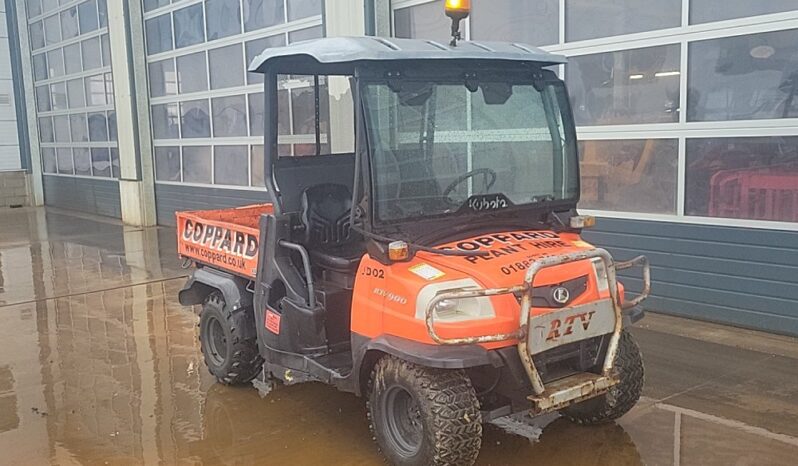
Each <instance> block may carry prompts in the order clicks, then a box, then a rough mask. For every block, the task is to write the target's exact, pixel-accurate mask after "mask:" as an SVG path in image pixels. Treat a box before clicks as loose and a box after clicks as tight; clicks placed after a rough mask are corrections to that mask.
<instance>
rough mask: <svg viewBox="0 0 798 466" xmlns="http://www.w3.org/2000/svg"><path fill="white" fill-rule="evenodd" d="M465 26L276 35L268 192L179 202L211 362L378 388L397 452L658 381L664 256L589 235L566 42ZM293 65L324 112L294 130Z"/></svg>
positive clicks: (372, 394)
mask: <svg viewBox="0 0 798 466" xmlns="http://www.w3.org/2000/svg"><path fill="white" fill-rule="evenodd" d="M453 29H454V28H453ZM454 32H455V39H453V44H441V43H437V42H433V41H424V40H410V39H384V38H378V37H361V38H327V39H319V40H314V41H308V42H300V43H296V44H292V45H289V46H287V47H282V48H270V49H267V50H265V51H264V52H263V53H262V54H261V55H260V56H259V57H258V58H257V59H256V60H255V61H254V62H253V64H252V65H251V71H255V72H260V73H263V74H264V81H265V88H264V89H265V92H264V99H265V103H264V105H265V109H266V111H265V112H264V115H265V122H264V132H265V136H264V138H265V141H264V153H265V163H264V165H265V185H266V191H265V193H264V196H265V197H266V198H267V199H266V200H267V201H268V202H265V203H263V204H258V205H252V206H246V207H242V208H233V209H224V210H214V211H195V212H179V213H178V214H177V222H178V238H179V253H180V254H181V256H183V257H184V258H186V259H187V260H189V261H191V262H193V263H194V264H195V269H194V270H193V273H192V276H191V278H190V279H189V280H188V283H187V284H186V286H185V288H184V289H183V290H182V291H181V292H180V295H179V299H180V302H181V303H182V304H184V305H194V304H202V311H201V315H200V339H201V348H202V352H203V354H204V358H205V362H206V364H207V366H208V368H209V370H210V372H211V373H212V374H213V375H214V376H216V378H217V379H218V380H219V381H220V382H222V383H225V384H243V383H250V382H254V383H256V384H257V383H261V384H262V383H270V381H272V380H279V381H282V382H283V383H285V384H293V383H299V382H309V381H316V382H323V383H326V384H331V385H333V386H335V387H337V388H338V389H340V390H344V391H348V392H353V393H355V394H356V395H358V396H363V397H365V398H367V406H368V416H369V422H370V425H371V429H372V431H373V435H374V437H375V439H376V441H377V444H378V447H379V449H380V450H381V452H382V453H383V454H384V456H385V457H386V458H387V459H388V461H389V462H391V463H394V464H412V465H427V464H470V463H473V462H474V460H475V459H476V456H477V454H478V451H479V448H480V443H481V432H482V424H483V423H485V422H489V421H491V420H493V419H496V418H498V417H501V416H505V415H509V414H512V413H516V412H520V411H530V412H532V413H533V414H540V413H547V412H552V411H560V412H561V413H563V415H564V416H566V417H568V418H570V419H572V420H574V421H576V422H579V423H585V424H591V423H598V422H604V421H609V420H612V419H615V418H617V417H619V416H621V415H622V414H624V413H625V412H627V411H628V410H629V409H631V408H632V406H633V405H634V404H635V403H636V402H637V400H638V398H639V396H640V392H641V388H642V384H643V365H642V361H641V356H640V352H639V349H638V347H637V345H636V343H635V341H634V339H633V338H632V336H631V334H630V333H628V331H627V327H628V326H629V325H631V324H632V323H633V322H634V321H636V320H637V319H639V318H640V317H642V310H640V308H639V306H638V304H639V303H640V302H641V301H642V300H643V299H644V298H645V296H646V295H647V294H648V289H649V281H650V280H649V271H648V264H647V261H646V260H645V258H644V257H639V258H636V259H633V260H632V261H629V262H625V263H617V262H614V261H613V258H612V257H611V256H610V254H609V253H607V252H606V251H604V250H602V249H598V248H595V247H593V246H592V245H591V244H589V243H587V242H585V241H583V240H582V239H581V238H580V233H581V230H582V228H585V227H588V226H591V224H592V223H593V219H592V218H591V217H587V216H580V215H578V214H577V211H576V204H577V201H578V200H579V167H578V157H577V144H576V143H577V141H576V133H575V129H574V121H573V117H572V115H571V109H570V106H569V100H568V95H567V92H566V88H565V86H564V83H563V81H562V80H560V79H559V78H558V77H557V75H556V73H555V72H554V71H552V69H551V68H552V67H553V66H556V65H559V64H562V63H564V58H563V57H560V56H556V55H552V54H549V53H546V52H543V51H541V50H539V49H536V48H534V47H530V46H526V45H522V44H516V43H489V42H467V41H459V42H458V41H457V37H456V36H457V31H456V30H455V31H454ZM297 76H307V77H309V78H308V79H307V80H306V82H310V83H311V86H310V88H311V89H312V90H313V92H312V95H313V96H314V98H313V100H312V102H313V105H312V107H313V108H314V109H315V110H314V111H313V112H311V113H315V115H313V118H311V121H312V123H311V124H306V123H307V122H306V120H302V119H301V118H296V115H294V117H292V121H293V122H289V123H291V124H286V125H284V124H283V123H282V122H281V121H280V119H281V118H284V117H285V115H286V113H287V112H286V107H285V105H284V102H285V100H284V99H285V92H286V91H285V88H286V87H290V83H291V82H294V81H296V80H297V79H298V78H297ZM295 110H296V109H295ZM303 122H304V123H303ZM297 123H300V124H299V125H297ZM302 125H304V127H305V128H310V129H311V132H312V134H313V136H314V138H315V142H311V143H310V146H309V147H310V150H308V144H306V143H305V144H304V145H303V144H299V143H296V141H299V140H300V139H299V138H297V136H295V135H292V134H290V130H291V129H292V128H293V129H296V127H297V126H302ZM287 133H289V134H287ZM286 144H295V145H298V146H301V152H303V153H305V154H308V152H309V154H308V155H304V156H298V155H296V154H297V152H298V150H297V148H296V147H294V148H293V149H291V148H290V147H287V146H286ZM291 153H294V155H293V156H290V154H291ZM322 154H328V155H322ZM632 266H642V272H643V279H642V287H641V288H642V290H643V292H642V294H641V295H639V296H637V297H634V298H632V299H624V289H623V287H622V286H621V284H620V283H618V282H617V281H616V271H617V270H619V269H622V268H628V267H632Z"/></svg>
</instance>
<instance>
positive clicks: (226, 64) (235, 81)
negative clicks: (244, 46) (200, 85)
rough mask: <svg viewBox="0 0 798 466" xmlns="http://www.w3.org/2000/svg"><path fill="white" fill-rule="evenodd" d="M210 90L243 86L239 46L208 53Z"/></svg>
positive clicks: (230, 46) (235, 45) (241, 56)
mask: <svg viewBox="0 0 798 466" xmlns="http://www.w3.org/2000/svg"><path fill="white" fill-rule="evenodd" d="M208 67H209V69H210V72H211V89H223V88H225V87H234V86H242V85H243V84H244V56H243V53H242V50H241V44H234V45H229V46H227V47H222V48H218V49H214V50H210V51H208Z"/></svg>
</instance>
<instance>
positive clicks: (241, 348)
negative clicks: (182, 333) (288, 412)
mask: <svg viewBox="0 0 798 466" xmlns="http://www.w3.org/2000/svg"><path fill="white" fill-rule="evenodd" d="M247 312H250V313H251V312H252V310H251V309H246V308H245V309H239V310H238V311H236V312H229V311H228V310H227V309H226V306H225V302H224V298H223V297H222V295H221V293H219V292H213V293H211V294H210V295H208V297H207V298H206V299H205V303H204V304H203V305H202V314H200V335H199V338H200V347H201V348H202V355H203V357H204V358H205V365H206V366H208V370H209V371H210V373H211V374H212V375H213V376H215V377H216V379H217V380H218V381H219V382H221V383H223V384H226V385H238V384H244V383H248V382H249V381H251V380H252V379H253V378H255V376H256V375H258V373H259V372H260V369H261V366H262V365H263V359H262V358H261V357H260V354H258V344H257V341H256V339H255V338H247V337H246V336H245V335H246V333H247V332H245V331H246V330H247V329H246V326H247V325H254V324H253V322H252V316H251V315H247ZM249 333H250V334H251V333H252V332H249Z"/></svg>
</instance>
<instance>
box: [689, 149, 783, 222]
mask: <svg viewBox="0 0 798 466" xmlns="http://www.w3.org/2000/svg"><path fill="white" fill-rule="evenodd" d="M686 151H687V170H686V174H685V213H686V214H687V215H698V216H702V217H723V218H742V219H749V220H776V221H783V222H798V137H796V136H790V137H787V136H783V137H751V138H718V139H688V140H687V147H686Z"/></svg>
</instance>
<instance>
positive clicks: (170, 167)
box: [155, 146, 180, 181]
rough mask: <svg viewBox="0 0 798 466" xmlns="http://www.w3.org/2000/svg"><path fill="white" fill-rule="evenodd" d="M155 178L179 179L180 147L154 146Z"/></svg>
mask: <svg viewBox="0 0 798 466" xmlns="http://www.w3.org/2000/svg"><path fill="white" fill-rule="evenodd" d="M155 179H156V180H158V181H180V148H179V147H174V146H170V147H156V148H155Z"/></svg>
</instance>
